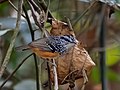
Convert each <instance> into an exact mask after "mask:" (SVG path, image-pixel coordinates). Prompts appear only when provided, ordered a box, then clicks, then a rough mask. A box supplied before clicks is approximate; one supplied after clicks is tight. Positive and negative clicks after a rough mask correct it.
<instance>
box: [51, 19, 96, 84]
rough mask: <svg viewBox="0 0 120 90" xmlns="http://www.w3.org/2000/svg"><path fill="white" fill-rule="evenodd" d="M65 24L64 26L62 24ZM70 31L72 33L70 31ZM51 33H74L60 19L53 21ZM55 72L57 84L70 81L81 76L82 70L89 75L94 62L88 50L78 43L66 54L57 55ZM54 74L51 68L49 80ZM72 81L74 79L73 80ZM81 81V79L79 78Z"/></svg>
mask: <svg viewBox="0 0 120 90" xmlns="http://www.w3.org/2000/svg"><path fill="white" fill-rule="evenodd" d="M64 25H65V28H63V26H64ZM71 32H72V33H71ZM51 34H52V35H55V36H56V35H70V34H72V35H74V32H73V31H71V30H70V29H69V27H68V25H67V24H66V23H64V22H61V21H53V24H52V29H51ZM55 61H56V65H57V74H58V82H59V84H60V85H61V84H65V83H69V82H71V80H73V79H75V80H76V79H80V78H83V73H82V70H85V71H86V74H87V75H88V76H89V74H90V71H91V69H92V67H94V66H95V63H94V62H93V61H92V59H91V57H90V56H89V54H88V52H87V51H86V50H85V49H84V48H83V44H82V43H78V44H77V45H75V46H74V47H73V48H71V49H70V50H69V51H68V52H67V53H66V54H64V55H62V56H60V57H58V58H57V59H56V60H55ZM53 78H54V76H53V74H52V69H51V80H52V81H54V79H53ZM73 82H74V80H73ZM81 82H83V79H81Z"/></svg>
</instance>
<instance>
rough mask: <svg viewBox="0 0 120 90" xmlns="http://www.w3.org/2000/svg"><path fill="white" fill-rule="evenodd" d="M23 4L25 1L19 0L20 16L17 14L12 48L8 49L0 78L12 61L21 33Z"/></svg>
mask: <svg viewBox="0 0 120 90" xmlns="http://www.w3.org/2000/svg"><path fill="white" fill-rule="evenodd" d="M22 4H23V0H19V1H18V14H17V22H16V27H15V30H14V33H13V36H12V41H11V43H10V46H9V48H8V51H7V54H6V56H5V59H4V61H3V64H2V66H1V68H0V78H1V77H2V75H3V73H4V70H5V69H6V66H7V64H8V62H9V60H10V56H11V53H12V49H13V47H14V44H15V40H16V37H17V34H18V32H19V27H20V20H21V13H22Z"/></svg>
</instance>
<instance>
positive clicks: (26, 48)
mask: <svg viewBox="0 0 120 90" xmlns="http://www.w3.org/2000/svg"><path fill="white" fill-rule="evenodd" d="M29 49H30V47H29V46H28V45H23V46H18V47H15V50H17V51H25V50H29Z"/></svg>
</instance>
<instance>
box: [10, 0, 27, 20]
mask: <svg viewBox="0 0 120 90" xmlns="http://www.w3.org/2000/svg"><path fill="white" fill-rule="evenodd" d="M8 2H9V4H10V5H11V6H12V7H13V8H14V9H15V10H16V11H17V12H18V9H17V8H16V7H15V5H14V4H13V3H12V2H11V1H10V0H8ZM21 15H22V16H23V17H24V18H26V17H25V16H24V15H23V13H21Z"/></svg>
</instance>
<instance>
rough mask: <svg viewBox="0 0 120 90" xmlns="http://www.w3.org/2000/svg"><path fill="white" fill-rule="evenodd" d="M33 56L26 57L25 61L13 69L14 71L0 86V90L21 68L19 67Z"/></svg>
mask: <svg viewBox="0 0 120 90" xmlns="http://www.w3.org/2000/svg"><path fill="white" fill-rule="evenodd" d="M31 55H33V53H32V54H30V55H28V56H27V57H26V58H25V59H23V60H22V62H21V63H20V64H19V65H18V66H17V67H16V68H15V70H14V71H13V72H12V73H11V74H10V75H9V76H8V77H7V78H6V79H5V81H4V82H3V83H2V84H1V86H0V90H2V87H3V86H4V85H5V83H6V82H7V81H8V80H9V79H10V78H11V77H12V76H13V75H14V74H15V72H16V71H17V70H18V69H19V68H20V67H21V65H22V64H23V63H24V62H25V61H26V60H27V59H28V58H29V57H30V56H31Z"/></svg>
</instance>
